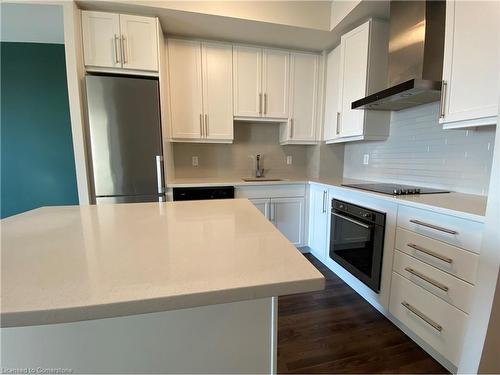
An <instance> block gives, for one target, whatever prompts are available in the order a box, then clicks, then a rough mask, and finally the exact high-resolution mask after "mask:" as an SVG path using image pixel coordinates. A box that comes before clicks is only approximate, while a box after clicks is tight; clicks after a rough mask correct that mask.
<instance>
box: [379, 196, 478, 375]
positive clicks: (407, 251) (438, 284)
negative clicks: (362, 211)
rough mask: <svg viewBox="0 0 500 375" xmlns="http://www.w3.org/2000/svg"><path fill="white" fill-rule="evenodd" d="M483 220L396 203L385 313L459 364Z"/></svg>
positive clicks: (453, 362) (471, 297) (450, 360)
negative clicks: (395, 226) (391, 269)
mask: <svg viewBox="0 0 500 375" xmlns="http://www.w3.org/2000/svg"><path fill="white" fill-rule="evenodd" d="M482 231H483V224H482V223H479V222H475V221H471V220H467V219H464V218H459V217H455V216H450V215H444V214H441V213H437V212H433V211H430V210H424V209H419V208H414V207H407V206H404V205H400V206H399V209H398V218H397V228H396V240H395V244H394V247H395V248H394V253H395V254H394V263H393V273H392V283H391V297H390V302H389V312H390V313H391V314H392V315H393V316H394V317H395V318H396V319H397V320H398V321H400V322H401V323H402V324H403V325H404V326H406V328H407V329H408V330H410V331H412V332H413V333H414V334H415V335H417V336H418V337H419V338H420V339H422V340H423V341H424V342H425V344H426V345H428V346H430V347H431V348H432V349H434V350H435V351H437V352H438V353H439V354H440V355H441V356H442V357H444V358H445V359H446V360H448V361H449V362H451V364H453V365H454V366H458V364H459V362H460V356H461V352H462V345H463V339H464V334H465V329H466V326H467V320H468V314H467V312H468V311H469V310H470V306H471V302H472V300H473V296H474V283H475V281H476V270H477V263H478V258H479V256H478V255H477V254H476V253H475V252H479V249H480V243H481V237H482Z"/></svg>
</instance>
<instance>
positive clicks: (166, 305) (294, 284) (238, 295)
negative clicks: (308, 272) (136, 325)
mask: <svg viewBox="0 0 500 375" xmlns="http://www.w3.org/2000/svg"><path fill="white" fill-rule="evenodd" d="M324 287H325V278H324V277H317V278H311V279H305V280H296V281H287V282H281V283H276V284H263V285H255V286H248V287H241V288H233V289H223V290H214V291H210V292H204V293H193V294H186V295H180V296H173V297H172V296H168V297H159V298H154V299H145V300H136V301H123V302H116V303H112V304H105V305H92V306H76V307H71V308H63V309H51V310H43V311H41V310H35V311H21V312H9V313H4V312H2V313H1V314H0V328H17V327H27V326H41V325H51V324H62V323H75V322H81V321H87V320H97V319H108V318H117V317H123V316H131V315H141V314H149V313H157V312H164V311H173V310H181V309H188V308H196V307H202V306H209V305H218V304H226V303H232V302H240V301H247V300H254V299H261V298H269V297H277V296H281V295H288V294H297V293H306V292H313V291H317V290H321V289H324Z"/></svg>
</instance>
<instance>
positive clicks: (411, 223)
mask: <svg viewBox="0 0 500 375" xmlns="http://www.w3.org/2000/svg"><path fill="white" fill-rule="evenodd" d="M398 226H399V227H401V228H405V229H408V230H411V231H413V232H416V233H419V234H423V235H424V236H427V237H432V238H435V239H436V240H440V241H443V242H446V243H449V244H450V245H454V246H458V247H461V248H462V249H466V250H470V251H473V252H475V253H479V249H480V246H481V237H482V232H483V224H482V223H478V222H475V221H470V220H465V219H461V218H458V217H454V216H449V215H443V214H438V213H435V212H432V211H427V210H421V209H419V208H413V207H406V206H402V205H400V206H399V209H398Z"/></svg>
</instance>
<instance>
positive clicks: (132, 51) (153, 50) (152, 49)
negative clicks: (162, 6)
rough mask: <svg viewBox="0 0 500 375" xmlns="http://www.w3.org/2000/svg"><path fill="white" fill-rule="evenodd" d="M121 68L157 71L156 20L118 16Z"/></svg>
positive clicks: (125, 15)
mask: <svg viewBox="0 0 500 375" xmlns="http://www.w3.org/2000/svg"><path fill="white" fill-rule="evenodd" d="M120 28H121V32H122V48H123V60H122V62H123V67H124V68H126V69H136V70H152V71H158V45H157V43H158V42H157V39H158V38H157V32H158V31H157V29H156V18H152V17H140V16H131V15H128V14H120Z"/></svg>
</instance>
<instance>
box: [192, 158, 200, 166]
mask: <svg viewBox="0 0 500 375" xmlns="http://www.w3.org/2000/svg"><path fill="white" fill-rule="evenodd" d="M191 164H192V165H193V167H197V166H198V156H193V157H192V158H191Z"/></svg>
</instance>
